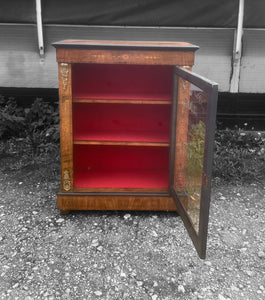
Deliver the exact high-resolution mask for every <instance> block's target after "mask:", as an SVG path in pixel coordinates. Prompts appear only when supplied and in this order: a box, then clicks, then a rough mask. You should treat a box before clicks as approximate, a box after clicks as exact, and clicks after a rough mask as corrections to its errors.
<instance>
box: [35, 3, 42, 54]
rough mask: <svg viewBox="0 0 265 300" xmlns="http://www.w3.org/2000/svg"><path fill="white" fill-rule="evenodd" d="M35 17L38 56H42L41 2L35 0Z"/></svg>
mask: <svg viewBox="0 0 265 300" xmlns="http://www.w3.org/2000/svg"><path fill="white" fill-rule="evenodd" d="M36 16H37V32H38V44H39V51H40V56H43V55H44V42H43V29H42V15H41V0H36Z"/></svg>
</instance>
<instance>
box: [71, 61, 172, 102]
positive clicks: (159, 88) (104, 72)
mask: <svg viewBox="0 0 265 300" xmlns="http://www.w3.org/2000/svg"><path fill="white" fill-rule="evenodd" d="M172 74H173V66H159V65H158V66H156V65H154V66H153V65H111V64H73V66H72V93H73V98H92V99H93V98H94V99H151V100H170V99H171V96H172V78H173V76H172Z"/></svg>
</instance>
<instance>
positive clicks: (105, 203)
mask: <svg viewBox="0 0 265 300" xmlns="http://www.w3.org/2000/svg"><path fill="white" fill-rule="evenodd" d="M57 205H58V208H59V209H60V210H139V211H140V210H150V211H176V206H175V204H174V201H173V199H172V198H171V197H158V196H157V197H156V196H88V195H75V196H72V195H57Z"/></svg>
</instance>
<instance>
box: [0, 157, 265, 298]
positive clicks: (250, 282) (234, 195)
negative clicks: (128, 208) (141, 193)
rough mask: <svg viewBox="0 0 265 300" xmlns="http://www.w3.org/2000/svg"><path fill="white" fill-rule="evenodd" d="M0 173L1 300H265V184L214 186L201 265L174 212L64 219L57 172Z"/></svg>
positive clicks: (0, 165)
mask: <svg viewBox="0 0 265 300" xmlns="http://www.w3.org/2000/svg"><path fill="white" fill-rule="evenodd" d="M3 161H5V163H4V164H3ZM1 162H2V163H1ZM12 164H13V165H12ZM16 164H18V162H16ZM11 165H12V166H11ZM10 166H11V167H10ZM57 167H58V166H57ZM55 169H56V168H55ZM0 170H1V171H0V197H1V198H0V216H1V218H0V299H26V300H30V299H151V300H158V299H168V300H169V299H184V300H185V299H187V300H192V299H214V300H216V299H218V300H225V299H232V300H236V299H242V300H246V299H253V300H258V299H265V218H264V211H265V206H264V200H265V186H264V185H261V184H259V185H258V184H249V185H220V184H219V185H218V184H215V186H214V188H213V191H212V203H211V210H210V222H209V234H208V251H207V259H206V260H200V259H199V257H198V255H197V253H196V252H195V250H194V247H193V245H192V242H191V240H190V238H189V236H188V234H187V232H186V229H185V227H184V225H183V223H182V221H181V219H180V217H178V216H177V215H176V214H175V213H166V212H163V213H157V212H146V213H143V212H72V213H71V214H69V215H67V216H63V215H61V214H60V212H59V211H58V210H57V208H56V191H57V189H58V186H59V176H58V170H55V171H54V170H53V167H52V166H46V169H45V168H40V167H39V168H36V167H35V168H33V169H27V168H26V169H19V165H16V167H14V162H13V161H12V163H9V162H8V159H7V158H6V157H5V158H2V160H1V159H0ZM47 170H48V171H47ZM45 172H46V173H45ZM47 174H48V175H47Z"/></svg>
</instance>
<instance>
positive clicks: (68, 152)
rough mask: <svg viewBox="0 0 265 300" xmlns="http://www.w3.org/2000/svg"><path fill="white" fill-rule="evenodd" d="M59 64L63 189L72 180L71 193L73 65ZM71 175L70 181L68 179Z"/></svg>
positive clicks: (70, 187)
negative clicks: (67, 181)
mask: <svg viewBox="0 0 265 300" xmlns="http://www.w3.org/2000/svg"><path fill="white" fill-rule="evenodd" d="M65 68H66V65H61V64H60V63H59V64H58V71H59V74H58V75H59V101H60V143H61V188H62V190H63V189H64V187H65V184H67V183H66V182H65V181H66V180H70V186H69V191H71V190H72V189H73V125H72V87H71V81H72V79H71V77H72V76H71V65H70V64H68V66H67V69H68V71H67V72H66V71H65V70H63V69H65ZM67 172H68V175H69V179H67V178H66V177H67V176H68V175H67Z"/></svg>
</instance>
